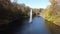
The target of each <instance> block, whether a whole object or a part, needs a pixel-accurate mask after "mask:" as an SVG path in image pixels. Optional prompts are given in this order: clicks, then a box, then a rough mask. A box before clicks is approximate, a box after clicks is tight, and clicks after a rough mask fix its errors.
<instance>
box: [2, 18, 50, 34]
mask: <svg viewBox="0 0 60 34" xmlns="http://www.w3.org/2000/svg"><path fill="white" fill-rule="evenodd" d="M4 27H5V26H4ZM1 33H2V34H5V33H6V34H50V31H49V30H48V29H47V27H46V26H45V20H44V19H43V18H41V17H35V18H34V19H33V20H32V23H29V20H28V21H26V22H25V23H24V25H23V26H22V27H21V26H17V24H16V23H15V22H14V23H13V24H11V25H9V26H7V31H2V32H1Z"/></svg>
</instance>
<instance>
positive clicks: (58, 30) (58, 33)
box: [46, 20, 60, 34]
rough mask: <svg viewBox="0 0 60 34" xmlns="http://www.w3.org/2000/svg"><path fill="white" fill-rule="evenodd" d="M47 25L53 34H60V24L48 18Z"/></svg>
mask: <svg viewBox="0 0 60 34" xmlns="http://www.w3.org/2000/svg"><path fill="white" fill-rule="evenodd" d="M46 26H47V27H48V28H49V30H50V32H51V33H52V34H60V26H59V25H56V24H54V23H53V22H50V21H47V20H46Z"/></svg>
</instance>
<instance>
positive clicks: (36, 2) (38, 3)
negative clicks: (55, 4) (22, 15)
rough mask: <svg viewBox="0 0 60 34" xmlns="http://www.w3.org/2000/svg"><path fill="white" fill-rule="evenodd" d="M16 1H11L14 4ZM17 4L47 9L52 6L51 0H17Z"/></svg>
mask: <svg viewBox="0 0 60 34" xmlns="http://www.w3.org/2000/svg"><path fill="white" fill-rule="evenodd" d="M13 1H14V0H11V2H13ZM17 3H19V4H20V3H23V4H25V5H26V6H29V7H31V8H46V7H47V6H48V5H50V2H49V0H17Z"/></svg>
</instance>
